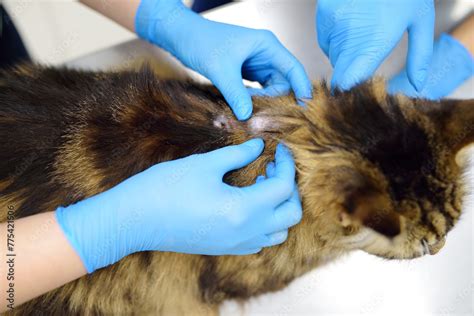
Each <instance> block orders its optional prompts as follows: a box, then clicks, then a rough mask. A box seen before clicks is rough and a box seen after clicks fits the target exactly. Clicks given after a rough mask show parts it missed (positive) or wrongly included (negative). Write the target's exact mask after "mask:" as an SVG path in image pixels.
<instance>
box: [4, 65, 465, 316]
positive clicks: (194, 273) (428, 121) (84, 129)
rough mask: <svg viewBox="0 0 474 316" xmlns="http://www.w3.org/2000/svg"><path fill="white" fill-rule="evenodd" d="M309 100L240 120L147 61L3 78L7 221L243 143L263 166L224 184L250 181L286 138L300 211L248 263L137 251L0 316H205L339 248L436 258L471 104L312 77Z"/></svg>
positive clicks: (271, 105) (260, 107)
mask: <svg viewBox="0 0 474 316" xmlns="http://www.w3.org/2000/svg"><path fill="white" fill-rule="evenodd" d="M313 92H314V99H312V100H309V101H308V102H307V103H306V105H305V106H300V105H297V104H296V103H295V101H294V98H293V97H292V96H282V97H277V98H268V97H254V98H253V103H254V114H253V116H252V117H251V118H250V119H249V120H247V121H243V122H241V121H237V120H236V119H235V117H234V116H233V114H232V112H231V110H230V109H229V107H228V105H227V104H226V103H225V101H224V99H223V97H222V96H221V95H220V94H219V92H218V91H217V90H216V89H215V88H213V87H211V86H206V85H200V84H196V83H193V82H190V81H183V80H163V79H159V78H157V77H156V76H155V74H154V73H153V71H152V70H150V68H149V67H147V66H144V67H142V68H141V69H140V70H138V71H137V70H120V71H118V70H117V71H110V72H91V71H78V70H73V69H67V68H50V67H44V66H37V65H21V66H17V67H16V68H14V69H10V70H4V71H1V72H0V137H1V140H2V141H1V143H0V210H1V211H0V221H5V218H6V212H7V206H8V205H13V206H14V208H15V211H16V217H17V218H21V217H25V216H29V215H33V214H36V213H40V212H46V211H52V210H54V209H56V208H57V207H58V206H67V205H69V204H72V203H74V202H76V201H79V200H82V199H85V198H87V197H89V196H92V195H95V194H98V193H100V192H103V191H105V190H107V189H109V188H111V187H113V186H114V185H116V184H118V183H120V182H121V181H123V180H124V179H127V178H129V177H130V176H132V175H134V174H136V173H138V172H140V171H142V170H144V169H146V168H148V167H150V166H152V165H154V164H156V163H159V162H162V161H167V160H172V159H177V158H180V157H185V156H188V155H191V154H195V153H203V152H208V151H211V150H213V149H216V148H220V147H223V146H227V145H231V144H239V143H242V142H244V141H245V140H248V139H251V138H256V137H261V138H263V139H264V141H265V150H264V153H263V154H262V156H261V157H260V158H259V159H257V160H256V161H255V162H253V163H252V164H250V165H249V166H247V167H245V168H243V169H241V170H237V171H234V172H231V173H229V174H227V175H226V177H225V181H226V182H228V183H230V184H232V185H237V186H246V185H250V184H252V183H254V182H255V179H256V177H257V176H258V175H261V174H264V173H265V171H264V170H265V166H266V164H267V163H268V162H270V161H272V160H273V159H274V150H275V147H276V144H277V143H278V142H284V143H285V144H286V145H287V146H288V147H289V148H290V149H291V151H292V153H293V155H294V157H295V162H296V165H297V171H298V172H297V182H298V186H299V190H300V193H301V198H302V203H303V209H304V212H303V219H302V221H301V223H300V224H299V225H297V226H295V227H293V228H291V229H290V232H289V237H288V240H287V241H286V242H285V243H284V244H282V245H280V246H276V247H271V248H265V249H263V250H262V251H261V252H260V253H258V254H255V255H249V256H220V257H213V256H199V255H185V254H177V253H163V252H142V253H136V254H133V255H130V256H128V257H126V258H124V259H123V260H121V261H120V262H118V263H116V264H114V265H112V266H109V267H107V268H104V269H101V270H98V271H96V272H95V273H93V274H91V275H87V276H84V277H82V278H80V279H78V280H76V281H73V282H71V283H69V284H66V285H64V286H62V287H61V288H59V289H57V290H54V291H51V292H49V293H47V294H45V295H43V296H41V297H39V298H36V299H34V300H32V301H30V302H27V303H25V304H23V305H21V306H18V307H17V308H16V309H15V310H14V311H13V312H11V313H12V314H18V315H30V314H34V315H92V314H93V315H112V314H113V315H118V314H120V315H124V314H127V315H128V314H130V315H133V314H136V315H216V314H218V308H219V305H220V304H221V303H222V302H223V301H224V300H226V299H236V300H239V301H243V300H246V299H248V298H250V297H252V296H256V295H259V294H262V293H267V292H272V291H277V290H280V289H282V288H284V287H285V286H286V285H288V284H289V283H290V282H291V281H292V280H294V279H295V278H297V277H299V276H301V275H303V274H305V273H306V272H308V271H310V270H312V269H315V268H317V267H320V266H322V265H324V264H326V263H328V262H331V261H333V260H335V259H337V258H338V257H340V256H341V255H343V254H346V253H348V252H350V251H352V250H356V249H362V250H364V251H366V252H367V253H369V254H373V255H376V256H380V257H383V258H387V259H411V258H416V257H420V256H423V255H426V254H435V253H436V252H438V251H439V250H440V249H441V248H442V247H443V245H444V240H445V237H446V235H447V233H448V232H449V231H450V230H451V229H452V228H453V226H454V225H455V224H456V222H458V220H459V218H460V216H461V214H462V202H463V198H464V197H465V196H466V194H467V193H468V192H467V187H466V183H465V182H464V178H463V174H464V171H465V163H464V160H463V159H461V158H462V157H463V155H462V153H464V152H465V150H464V149H466V148H467V147H468V146H469V145H471V144H472V143H473V142H474V124H473V123H474V101H473V100H464V101H460V100H443V101H440V102H433V101H427V100H421V99H409V98H407V97H404V96H402V95H396V96H392V95H388V94H387V93H386V92H385V83H384V82H383V80H377V79H374V80H371V81H368V82H365V83H362V84H360V85H358V86H356V87H354V88H353V89H351V90H350V91H346V92H344V91H338V90H336V91H334V92H333V93H332V92H331V90H330V89H329V88H328V87H327V85H326V83H325V82H317V83H315V84H314V91H313ZM460 157H461V158H460ZM216 225H218V223H216ZM198 241H199V233H197V235H196V242H198Z"/></svg>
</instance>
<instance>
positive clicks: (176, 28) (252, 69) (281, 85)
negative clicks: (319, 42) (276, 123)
mask: <svg viewBox="0 0 474 316" xmlns="http://www.w3.org/2000/svg"><path fill="white" fill-rule="evenodd" d="M135 23H136V24H135V28H136V31H137V34H138V35H139V36H140V37H142V38H144V39H146V40H148V41H150V42H152V43H154V44H156V45H158V46H160V47H162V48H163V49H165V50H167V51H168V52H170V53H171V54H173V55H174V56H175V57H176V58H178V59H179V60H180V61H181V62H182V63H183V64H184V65H185V66H187V67H189V68H191V69H193V70H195V71H197V72H198V73H200V74H202V75H203V76H205V77H207V78H208V79H209V80H211V82H212V83H213V84H214V85H215V86H216V87H217V88H218V89H219V90H220V91H221V93H222V94H223V96H224V98H225V99H226V101H227V102H228V103H229V105H230V107H231V108H232V110H233V112H234V113H235V115H236V117H237V118H238V119H240V120H244V119H248V118H249V117H250V115H251V114H252V100H251V97H250V94H249V93H252V94H266V95H270V96H274V95H279V94H285V93H288V92H289V90H290V86H291V88H292V89H293V90H294V93H295V95H296V98H298V99H301V100H304V99H309V98H311V83H310V81H309V79H308V77H307V75H306V73H305V70H304V68H303V66H302V65H301V64H300V62H299V61H298V60H297V59H296V58H295V57H294V56H293V55H292V54H291V53H290V52H289V51H288V50H287V49H286V48H285V47H283V45H282V44H281V43H280V42H279V41H278V39H277V38H276V37H275V36H274V35H273V34H272V33H271V32H269V31H264V30H253V29H248V28H244V27H239V26H234V25H229V24H224V23H218V22H213V21H209V20H207V19H204V18H203V17H201V16H200V15H198V14H196V13H194V12H192V11H191V10H189V9H188V8H186V7H185V6H184V5H183V4H182V3H181V1H180V0H142V2H141V3H140V6H139V8H138V10H137V14H136V19H135ZM242 78H244V79H247V80H250V81H258V82H259V83H261V84H262V85H263V86H264V89H263V90H260V91H259V90H255V89H250V90H249V91H248V90H246V88H245V86H244V85H243V82H242Z"/></svg>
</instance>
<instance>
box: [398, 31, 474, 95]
mask: <svg viewBox="0 0 474 316" xmlns="http://www.w3.org/2000/svg"><path fill="white" fill-rule="evenodd" d="M473 74H474V59H473V56H472V55H471V54H470V53H469V51H468V50H467V49H466V47H464V46H463V44H462V43H460V42H459V41H458V40H457V39H455V38H454V37H453V36H451V35H449V34H444V33H443V34H441V36H440V37H439V38H438V40H437V41H436V43H435V45H434V53H433V60H432V63H431V66H430V69H429V74H428V79H427V81H426V84H425V86H424V88H423V89H422V90H421V91H420V92H417V91H415V90H414V89H413V88H412V87H411V85H409V84H408V79H407V72H406V70H403V71H402V72H401V73H399V74H398V75H397V76H395V77H394V78H393V79H392V80H391V81H390V84H389V92H390V93H391V94H396V93H403V94H405V95H407V96H410V97H418V98H427V99H431V100H437V99H440V98H442V97H445V96H447V95H449V94H451V93H452V92H453V91H454V90H455V89H456V88H458V87H459V86H460V85H461V84H463V83H464V82H465V81H466V80H467V79H469V78H470V77H471V76H472V75H473Z"/></svg>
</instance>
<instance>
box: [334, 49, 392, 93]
mask: <svg viewBox="0 0 474 316" xmlns="http://www.w3.org/2000/svg"><path fill="white" fill-rule="evenodd" d="M389 52H390V50H389V49H387V48H383V51H382V48H381V50H380V51H378V52H377V53H360V54H359V55H358V56H356V57H355V58H353V57H351V56H349V55H347V54H341V56H339V58H338V60H337V61H336V64H335V66H334V73H333V78H332V81H331V87H332V88H333V89H335V88H339V89H341V90H349V89H351V88H352V87H354V86H356V85H357V84H359V83H362V82H363V81H365V80H367V79H369V78H370V77H371V76H372V75H373V74H374V73H375V71H376V70H377V68H378V67H379V66H380V64H381V63H382V62H383V60H384V59H385V58H386V57H387V56H388V53H389Z"/></svg>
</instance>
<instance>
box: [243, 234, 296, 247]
mask: <svg viewBox="0 0 474 316" xmlns="http://www.w3.org/2000/svg"><path fill="white" fill-rule="evenodd" d="M287 239H288V230H282V231H279V232H276V233H271V234H268V235H262V236H258V237H254V238H252V239H250V240H248V241H246V242H243V243H242V244H240V245H239V248H244V249H253V248H263V247H272V246H276V245H280V244H282V243H284V242H285V241H286V240H287Z"/></svg>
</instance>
